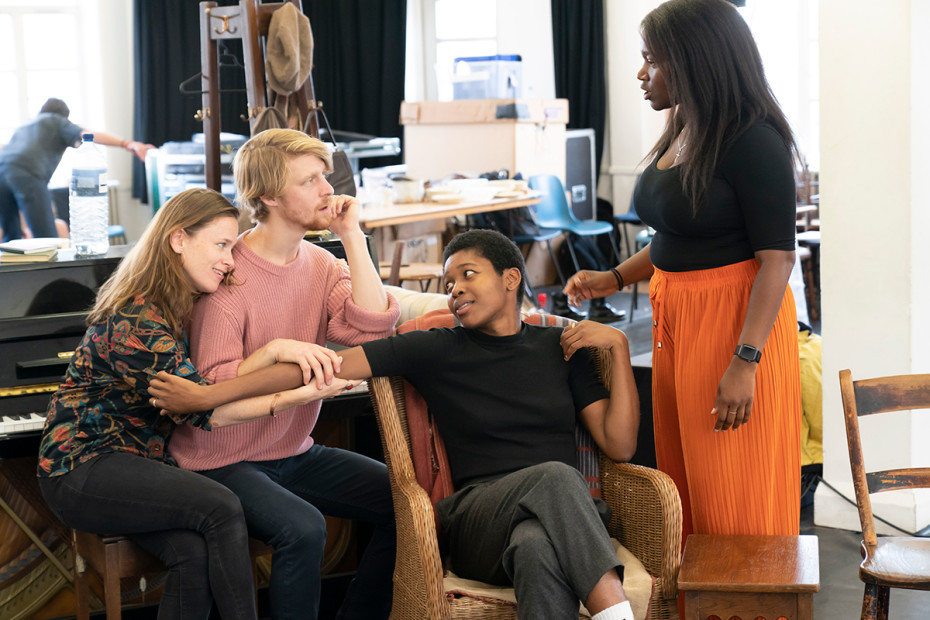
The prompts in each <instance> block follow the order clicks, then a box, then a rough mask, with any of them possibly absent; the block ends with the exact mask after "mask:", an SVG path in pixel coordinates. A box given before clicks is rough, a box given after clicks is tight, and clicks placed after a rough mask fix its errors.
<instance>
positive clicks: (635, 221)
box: [614, 196, 643, 257]
mask: <svg viewBox="0 0 930 620" xmlns="http://www.w3.org/2000/svg"><path fill="white" fill-rule="evenodd" d="M614 223H616V224H617V228H618V229H619V230H620V236H621V237H622V238H623V240H624V245H626V255H627V256H628V257H629V256H633V244H632V242H631V239H630V233H629V230H627V226H642V225H643V221H642V220H641V219H639V215H637V214H636V205H635V204H633V198H632V196H631V197H630V209H629V211H627V212H626V213H621V214H619V215H614ZM637 246H638V244H637ZM640 249H641V248H639V247H637V248H636V250H637V251H639V250H640Z"/></svg>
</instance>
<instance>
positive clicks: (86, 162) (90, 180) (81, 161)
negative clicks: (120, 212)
mask: <svg viewBox="0 0 930 620" xmlns="http://www.w3.org/2000/svg"><path fill="white" fill-rule="evenodd" d="M81 137H82V139H83V140H84V143H83V144H81V146H80V147H79V148H78V150H77V154H76V156H75V158H74V165H73V166H72V169H71V192H70V194H69V200H68V208H69V210H70V212H71V247H72V248H74V251H75V254H76V255H77V256H95V255H98V254H106V253H107V250H108V249H109V247H110V239H109V237H108V236H107V227H108V226H109V218H110V206H109V203H108V201H107V160H106V156H105V155H104V154H103V152H102V149H101V148H100V147H98V146H97V145H96V144H94V134H92V133H85V134H84V135H83V136H81Z"/></svg>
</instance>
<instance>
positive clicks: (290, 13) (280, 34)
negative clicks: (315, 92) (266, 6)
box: [265, 2, 313, 95]
mask: <svg viewBox="0 0 930 620" xmlns="http://www.w3.org/2000/svg"><path fill="white" fill-rule="evenodd" d="M312 67H313V32H312V31H311V30H310V20H309V19H307V16H306V15H304V14H303V13H301V12H300V11H298V10H297V7H296V6H294V5H293V4H291V3H290V2H285V3H284V5H283V6H282V7H281V8H279V9H277V10H276V11H275V12H274V13H272V14H271V23H269V25H268V39H267V42H266V51H265V73H266V75H267V76H268V85H269V86H270V87H271V89H272V90H274V91H275V92H276V93H280V94H282V95H290V94H291V93H293V92H295V91H296V90H297V89H298V88H300V86H301V85H302V84H303V83H304V82H306V81H307V78H308V77H309V76H310V69H311V68H312Z"/></svg>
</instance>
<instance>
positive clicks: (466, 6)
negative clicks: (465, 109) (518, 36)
mask: <svg viewBox="0 0 930 620" xmlns="http://www.w3.org/2000/svg"><path fill="white" fill-rule="evenodd" d="M430 4H431V5H432V7H433V26H434V32H435V37H436V38H435V46H431V45H429V44H428V43H427V45H426V50H427V54H428V55H427V63H428V65H429V64H432V67H433V70H434V76H435V80H436V81H435V84H436V91H435V96H433V97H430V98H431V99H437V100H439V101H451V100H452V72H453V65H454V63H455V59H456V58H460V57H463V56H493V55H495V54H497V0H470V1H469V2H462V1H461V0H435V2H433V3H429V2H427V5H430ZM430 30H433V29H427V32H429V31H430ZM430 53H432V55H433V58H432V63H429V60H430V59H429V55H430ZM430 77H433V76H428V77H427V83H429V81H430V79H429V78H430Z"/></svg>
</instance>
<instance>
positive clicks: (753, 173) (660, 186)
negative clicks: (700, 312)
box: [633, 122, 797, 271]
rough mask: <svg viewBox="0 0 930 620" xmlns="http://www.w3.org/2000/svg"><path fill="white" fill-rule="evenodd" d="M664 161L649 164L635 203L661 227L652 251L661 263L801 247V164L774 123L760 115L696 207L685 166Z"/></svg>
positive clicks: (734, 259)
mask: <svg viewBox="0 0 930 620" xmlns="http://www.w3.org/2000/svg"><path fill="white" fill-rule="evenodd" d="M656 161H657V160H656ZM656 161H653V162H652V163H651V164H650V165H649V167H647V168H646V169H645V170H644V171H643V174H642V177H641V178H640V180H639V182H638V183H637V185H636V188H635V189H634V191H633V203H634V205H635V206H636V212H637V214H638V215H639V217H640V218H641V219H642V220H643V222H645V223H646V224H648V225H649V226H651V227H652V228H654V229H655V230H656V234H655V236H654V237H653V240H652V244H651V245H650V249H649V256H650V258H651V260H652V264H653V265H655V266H656V267H657V268H659V269H662V270H663V271H692V270H698V269H713V268H716V267H723V266H725V265H732V264H734V263H739V262H742V261H745V260H749V259H751V258H753V257H754V255H755V254H754V253H755V252H757V251H759V250H784V251H793V250H794V247H795V245H794V244H795V227H796V220H797V217H796V206H795V180H794V166H793V161H792V157H791V152H790V151H789V149H788V146H787V145H786V144H785V141H784V140H783V139H782V137H781V135H780V134H779V133H778V132H777V131H775V129H774V128H773V127H772V126H771V125H769V124H767V123H764V122H762V123H757V124H755V125H752V126H751V127H749V128H748V129H747V130H746V131H745V132H744V133H743V134H742V135H740V136H739V138H737V139H736V141H735V142H734V143H733V145H732V146H731V147H730V149H729V150H728V151H727V152H726V153H725V154H724V155H723V157H722V158H721V159H720V162H719V163H718V165H717V168H716V170H715V172H714V176H713V179H712V180H711V183H710V186H709V187H708V191H707V195H706V198H705V200H704V202H703V204H702V205H701V207H700V208H699V209H698V212H697V214H696V215H695V214H694V212H693V209H692V206H691V201H690V200H689V199H688V198H687V197H686V196H685V195H684V193H683V191H682V187H681V174H680V172H681V167H680V166H673V167H671V168H668V169H665V170H660V169H659V168H657V167H656Z"/></svg>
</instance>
